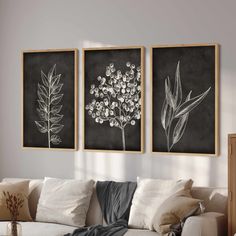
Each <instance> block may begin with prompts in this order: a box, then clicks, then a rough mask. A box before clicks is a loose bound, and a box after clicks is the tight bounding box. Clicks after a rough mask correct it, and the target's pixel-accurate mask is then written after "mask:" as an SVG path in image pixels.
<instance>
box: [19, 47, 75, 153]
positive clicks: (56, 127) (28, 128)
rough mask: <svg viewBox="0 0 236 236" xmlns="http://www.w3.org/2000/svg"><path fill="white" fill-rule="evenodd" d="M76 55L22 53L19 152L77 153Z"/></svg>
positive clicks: (62, 51)
mask: <svg viewBox="0 0 236 236" xmlns="http://www.w3.org/2000/svg"><path fill="white" fill-rule="evenodd" d="M77 54H78V52H77V49H56V50H54V49H53V50H33V51H23V53H22V90H23V92H22V116H23V119H22V143H23V148H46V149H50V150H51V149H56V150H59V149H64V150H76V149H77V110H78V109H77V106H78V104H77V83H78V82H77V76H78V75H77V74H78V73H77V70H78V69H77V68H78V65H77V64H78V62H77V57H78V56H77Z"/></svg>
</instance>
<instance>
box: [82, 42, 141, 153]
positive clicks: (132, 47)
mask: <svg viewBox="0 0 236 236" xmlns="http://www.w3.org/2000/svg"><path fill="white" fill-rule="evenodd" d="M124 49H140V50H141V55H140V56H141V114H142V116H141V150H140V151H122V150H106V149H86V148H85V52H86V51H100V50H124ZM144 53H145V48H144V47H143V46H127V47H125V46H124V47H99V48H83V49H82V68H83V69H82V70H83V79H82V87H83V92H82V94H83V105H82V109H83V113H82V114H83V135H82V140H83V145H82V150H83V151H86V152H109V153H144V132H145V131H144V121H145V115H144V114H145V109H144V100H145V99H144V91H145V90H144V89H145V84H144V75H145V68H144Z"/></svg>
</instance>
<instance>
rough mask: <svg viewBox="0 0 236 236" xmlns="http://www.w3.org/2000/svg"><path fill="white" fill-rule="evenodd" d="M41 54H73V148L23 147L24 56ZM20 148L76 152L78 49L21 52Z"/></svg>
mask: <svg viewBox="0 0 236 236" xmlns="http://www.w3.org/2000/svg"><path fill="white" fill-rule="evenodd" d="M42 52H74V87H75V88H74V148H48V147H25V146H24V54H25V53H42ZM21 146H22V149H35V150H38V149H40V150H52V151H53V150H54V151H55V150H56V151H77V150H78V49H76V48H66V49H43V50H23V51H22V52H21Z"/></svg>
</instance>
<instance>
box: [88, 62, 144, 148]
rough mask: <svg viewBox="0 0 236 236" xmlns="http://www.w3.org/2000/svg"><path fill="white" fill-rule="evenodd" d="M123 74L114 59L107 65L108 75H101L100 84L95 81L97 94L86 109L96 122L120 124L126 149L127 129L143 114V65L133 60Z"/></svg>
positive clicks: (91, 92) (94, 87)
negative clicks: (115, 64) (116, 66)
mask: <svg viewBox="0 0 236 236" xmlns="http://www.w3.org/2000/svg"><path fill="white" fill-rule="evenodd" d="M126 67H127V68H128V70H127V71H126V72H125V73H124V74H122V72H121V71H120V70H116V68H115V66H114V64H113V63H110V64H109V66H107V67H106V76H104V77H102V76H98V77H97V81H98V82H99V85H98V86H96V85H95V84H92V85H91V89H90V94H91V95H93V96H95V98H96V99H93V100H92V102H91V103H89V104H87V105H86V107H85V109H86V110H88V114H89V115H90V116H91V117H92V118H93V119H95V122H96V123H99V124H103V123H104V122H109V125H110V127H115V128H119V129H120V130H121V136H122V147H123V150H126V138H125V131H126V127H127V126H128V125H132V126H134V125H135V124H136V121H135V120H140V118H141V68H140V66H138V67H136V66H135V65H134V64H131V63H130V62H127V63H126Z"/></svg>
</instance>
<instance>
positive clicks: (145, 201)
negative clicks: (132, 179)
mask: <svg viewBox="0 0 236 236" xmlns="http://www.w3.org/2000/svg"><path fill="white" fill-rule="evenodd" d="M192 184H193V181H192V180H162V179H142V178H139V177H138V178H137V189H136V191H135V193H134V197H133V201H132V206H131V210H130V217H129V227H131V228H139V229H150V230H153V225H152V219H153V217H154V215H155V213H156V210H157V209H158V207H159V206H160V205H161V204H162V203H163V202H164V201H165V200H166V199H167V198H168V197H170V196H171V195H173V194H174V193H177V192H179V191H181V190H190V189H191V187H192Z"/></svg>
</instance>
